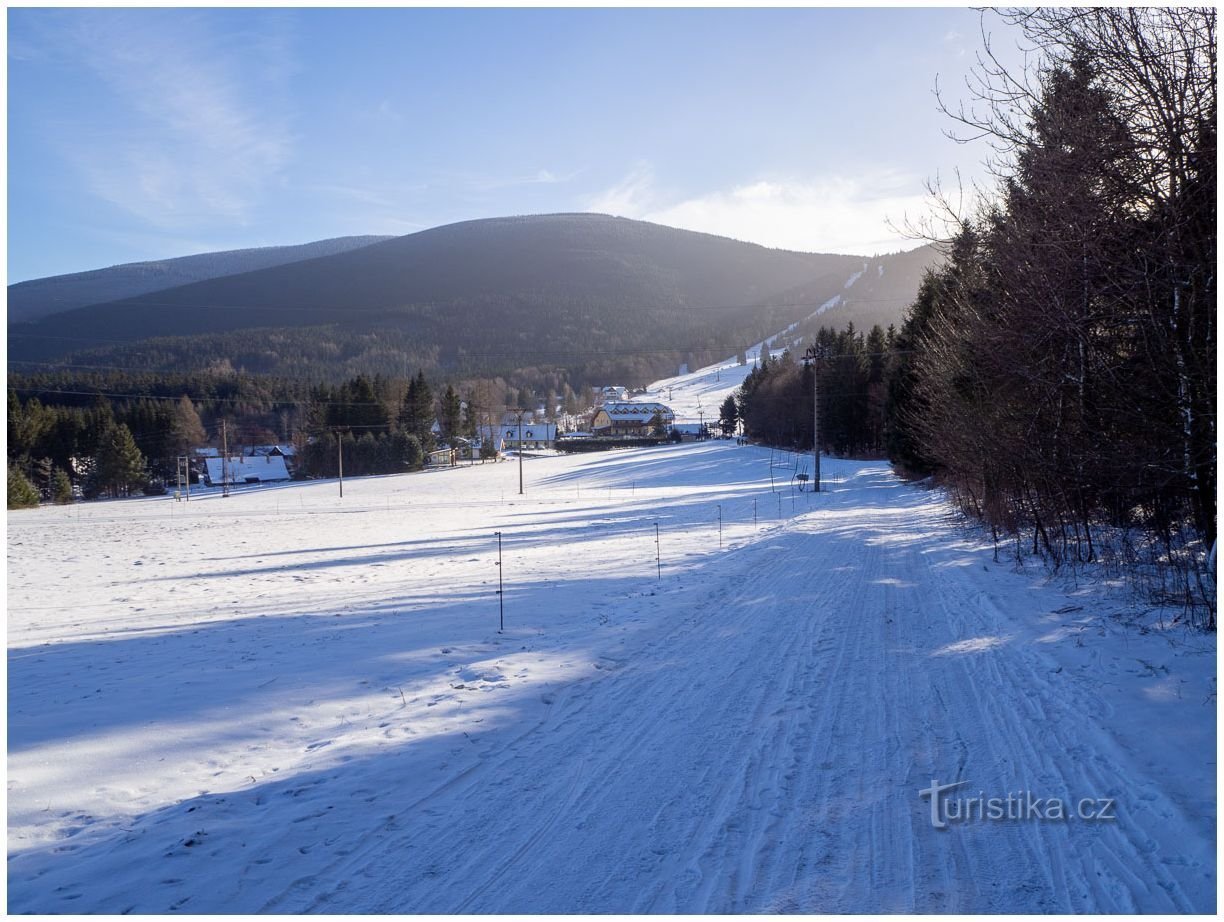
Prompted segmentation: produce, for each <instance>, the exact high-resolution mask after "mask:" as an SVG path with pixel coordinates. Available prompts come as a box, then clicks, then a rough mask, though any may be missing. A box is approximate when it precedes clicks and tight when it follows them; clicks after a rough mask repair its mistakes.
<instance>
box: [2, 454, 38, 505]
mask: <svg viewBox="0 0 1224 922" xmlns="http://www.w3.org/2000/svg"><path fill="white" fill-rule="evenodd" d="M37 505H38V491H37V490H36V489H34V484H32V483H30V481H29V479H28V478H27V477H26V475H25V474H23V473H22V472H21V469H20V468H18V467H16V466H14V465H12V464H10V465H9V466H8V507H9V508H10V509H24V508H26V507H29V506H37Z"/></svg>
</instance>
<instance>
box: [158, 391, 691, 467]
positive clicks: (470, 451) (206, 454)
mask: <svg viewBox="0 0 1224 922" xmlns="http://www.w3.org/2000/svg"><path fill="white" fill-rule="evenodd" d="M637 393H638V394H640V393H644V392H641V391H639V392H637ZM633 396H634V393H632V392H630V390H629V389H628V388H626V387H620V386H616V385H610V386H607V387H602V388H596V389H595V405H594V406H593V407H591V408H589V409H588V410H587V411H586V412H585V413H579V414H566V413H563V412H561V409H562V408H561V407H560V406H557V407H553V408H551V412H550V408H548V407H547V406H544V405H540V406H538V407H536V408H535V409H533V410H522V411H519V410H511V411H508V412H505V413H503V414H502V415H501V419H500V420H499V421H498V422H497V423H496V424H493V423H488V422H486V423H483V424H478V425H477V426H476V436H475V438H473V439H466V438H454V439H451V440H450V444H447V445H445V446H442V447H439V448H436V449H435V450H433V451H430V452H428V453H427V454H426V458H425V464H426V467H434V468H436V467H448V466H454V465H458V464H460V463H477V462H483V461H489V460H494V461H495V460H498V459H499V458H501V457H502V456H503V455H505V454H507V453H515V454H517V453H520V452H553V451H599V450H607V449H611V448H616V447H628V446H638V445H644V444H659V443H662V442H666V441H672V442H681V441H695V440H699V439H705V438H709V437H710V436H711V431H710V426H709V425H708V424H706V423H704V422H697V423H688V422H680V423H678V422H677V421H676V415H675V413H674V412H673V411H672V409H671V408H670V407H668V406H666V405H664V404H662V403H654V402H646V401H640V400H633V399H631V398H632V397H633ZM464 410H465V411H466V406H465V407H464ZM432 431H433V432H434V435H435V436H438V437H440V436H441V427H440V425H439V424H438V422H437V421H435V422H434V424H433V427H432ZM297 454H298V448H297V446H295V445H294V444H293V443H279V444H270V445H251V446H244V447H242V448H240V449H239V451H238V452H237V453H234V452H230V454H229V455H228V456H224V455H223V454H222V450H221V449H219V448H213V447H205V448H197V449H195V452H194V457H193V458H191V459H190V464H189V470H188V472H187V474H186V477H187V478H188V479H189V481H190V483H203V484H204V485H206V486H212V487H219V486H230V485H235V486H236V485H241V484H260V483H276V482H280V481H286V480H292V479H294V474H295V472H296V464H295V462H296V458H297ZM180 482H181V477H180Z"/></svg>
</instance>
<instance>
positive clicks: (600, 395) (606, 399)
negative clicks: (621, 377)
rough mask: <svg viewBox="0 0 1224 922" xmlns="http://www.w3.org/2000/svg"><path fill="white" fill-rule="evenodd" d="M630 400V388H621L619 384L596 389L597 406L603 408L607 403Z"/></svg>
mask: <svg viewBox="0 0 1224 922" xmlns="http://www.w3.org/2000/svg"><path fill="white" fill-rule="evenodd" d="M628 399H629V388H627V387H621V386H620V385H618V384H612V385H609V386H608V387H597V388H596V389H595V405H596V406H603V405H604V404H607V403H616V402H618V401H624V400H628Z"/></svg>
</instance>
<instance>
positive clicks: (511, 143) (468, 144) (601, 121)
mask: <svg viewBox="0 0 1224 922" xmlns="http://www.w3.org/2000/svg"><path fill="white" fill-rule="evenodd" d="M987 28H988V29H989V31H990V32H991V34H992V36H993V37H994V41H995V44H996V45H997V46H999V47H1000V48H1002V49H1003V51H1004V52H1005V53H1007V52H1008V50H1009V42H1010V43H1011V45H1010V47H1011V50H1013V51H1014V40H1011V39H1010V38H1009V37H1008V34H1007V30H1006V27H1005V26H1003V25H1002V24H1001V23H999V22H998V21H997V19H995V20H988V21H987ZM980 46H981V32H980V17H979V14H978V13H977V12H975V11H973V10H969V9H960V8H952V9H914V8H895V9H785V10H733V9H703V10H641V9H611V10H595V9H586V10H583V9H579V10H555V9H526V10H522V9H520V10H509V9H502V10H496V9H481V10H478V9H443V10H425V9H365V10H341V9H293V8H275V9H271V8H269V9H211V10H197V9H9V10H8V124H7V131H8V280H9V283H13V282H18V281H23V280H26V279H31V278H38V277H43V276H48V275H56V274H61V273H67V272H76V271H81V270H86V269H93V268H100V267H103V266H109V265H115V264H119V263H124V262H134V261H140V260H149V259H163V258H167V257H173V256H183V255H187V254H191V253H200V252H208V251H214V250H223V249H236V248H243V247H254V246H274V245H282V244H293V243H305V242H308V241H311V240H319V239H323V238H328V237H339V236H346V235H350V234H408V233H413V232H416V231H420V230H425V229H427V228H430V227H436V226H439V225H443V224H449V223H452V222H455V221H464V220H470V219H475V218H485V217H496V216H502V215H516V214H539V213H552V212H601V213H607V214H615V215H620V216H623V217H629V218H638V219H642V220H648V221H655V222H658V223H661V224H667V225H671V226H674V227H683V228H687V229H691V230H699V231H705V232H708V233H715V234H721V235H723V236H728V237H733V238H736V239H739V240H747V241H751V242H754V243H760V244H763V245H766V246H772V247H782V248H786V249H795V250H806V251H814V252H837V253H861V254H864V255H872V254H876V253H883V252H892V251H896V250H902V249H909V248H912V247H913V246H916V245H917V241H916V240H914V239H913V238H912V237H907V236H906V234H905V233H904V232H903V228H904V226H905V223H906V221H907V219H909V220H911V221H912V220H913V219H914V218H915V217H916V216H919V215H921V214H923V213H925V212H926V211H927V210H928V208H929V205H930V202H929V197H928V196H927V194H926V192H925V184H926V183H927V182H928V181H930V180H934V179H939V180H940V181H941V182H943V183H944V184H945V185H947V184H949V182H950V181H951V182H952V183H954V182H955V180H954V177H955V175H956V174H957V172H958V171H959V173H960V175H961V177H962V178H963V179H964V180H965V181H966V182H968V181H972V180H974V179H978V178H981V177H983V176H984V175H985V174H984V170H983V167H982V164H983V162H984V160H985V159H986V157H987V155H988V153H989V152H988V150H987V149H986V148H985V146H984V144H983V143H981V142H979V143H975V144H966V145H959V144H956V143H954V142H953V141H951V140H949V139H948V138H947V137H945V134H944V132H945V131H946V130H949V129H951V128H953V127H954V126H953V125H952V123H951V121H950V120H949V119H948V118H947V117H946V116H944V115H941V114H940V113H939V111H938V109H937V102H936V99H935V96H934V92H933V91H934V89H935V86H936V81H937V80H938V81H939V85H940V87H941V88H943V89H944V90H945V93H946V95H948V96H949V98H951V99H953V100H958V99H959V98H961V97H962V96H965V95H966V93H965V90H964V79H965V76H966V74H967V73H968V71H969V68H970V67H971V65H972V64H973V63H974V59H975V55H976V53H977V52H978V50H979V48H980ZM1017 56H1018V55H1017Z"/></svg>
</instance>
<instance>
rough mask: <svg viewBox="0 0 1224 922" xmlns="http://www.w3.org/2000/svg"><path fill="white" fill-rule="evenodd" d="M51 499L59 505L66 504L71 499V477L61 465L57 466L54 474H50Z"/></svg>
mask: <svg viewBox="0 0 1224 922" xmlns="http://www.w3.org/2000/svg"><path fill="white" fill-rule="evenodd" d="M51 499H52V501H54V502H55V503H56V504H57V505H60V506H64V505H67V504H68V503H71V502H72V500H73V495H72V478H70V477H69V476H68V472H67V471H65V470H64V469H63V468H62V467H57V468H56V469H55V474H54V475H53V476H52V479H51Z"/></svg>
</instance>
